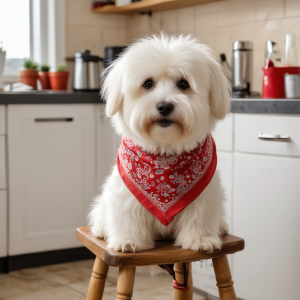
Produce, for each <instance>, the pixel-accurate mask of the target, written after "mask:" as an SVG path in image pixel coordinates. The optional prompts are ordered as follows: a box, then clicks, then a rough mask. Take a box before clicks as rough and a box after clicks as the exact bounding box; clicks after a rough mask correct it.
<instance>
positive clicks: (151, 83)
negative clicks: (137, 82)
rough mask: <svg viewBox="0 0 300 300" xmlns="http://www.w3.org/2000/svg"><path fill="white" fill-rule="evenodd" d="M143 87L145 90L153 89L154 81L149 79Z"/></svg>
mask: <svg viewBox="0 0 300 300" xmlns="http://www.w3.org/2000/svg"><path fill="white" fill-rule="evenodd" d="M143 87H144V88H145V89H151V88H152V87H153V80H151V79H147V80H146V81H145V82H144V84H143Z"/></svg>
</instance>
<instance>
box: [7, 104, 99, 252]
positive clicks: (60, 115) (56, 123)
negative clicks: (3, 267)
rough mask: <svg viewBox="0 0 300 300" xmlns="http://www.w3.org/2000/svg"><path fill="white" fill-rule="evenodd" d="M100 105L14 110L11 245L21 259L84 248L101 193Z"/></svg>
mask: <svg viewBox="0 0 300 300" xmlns="http://www.w3.org/2000/svg"><path fill="white" fill-rule="evenodd" d="M95 117H96V112H95V104H67V105H62V104H60V105H47V104H41V105H28V104H26V105H9V106H8V110H7V118H8V153H9V156H8V163H9V239H8V240H9V245H8V254H9V255H10V256H12V255H18V254H25V253H34V252H41V251H49V250H55V249H65V248H72V247H79V246H81V244H80V243H79V242H77V241H76V237H75V230H76V228H77V227H79V226H82V225H84V224H86V223H87V213H88V211H89V205H90V204H91V202H92V199H93V197H94V196H95V193H96V138H95V137H96V130H95V128H96V126H95V124H96V123H95V121H96V120H95Z"/></svg>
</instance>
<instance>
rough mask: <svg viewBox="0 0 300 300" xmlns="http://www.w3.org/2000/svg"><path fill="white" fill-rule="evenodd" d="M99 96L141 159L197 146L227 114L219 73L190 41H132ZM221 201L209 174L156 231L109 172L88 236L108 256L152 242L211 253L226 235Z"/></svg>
mask: <svg viewBox="0 0 300 300" xmlns="http://www.w3.org/2000/svg"><path fill="white" fill-rule="evenodd" d="M102 95H103V96H104V98H105V99H106V101H107V104H106V113H107V116H108V117H112V121H113V124H114V126H115V128H116V131H117V132H118V133H119V134H122V135H125V136H126V137H128V138H130V139H131V141H132V143H133V144H135V145H137V146H138V147H139V148H140V149H143V151H145V152H146V153H149V155H151V154H153V153H156V154H160V155H163V156H164V157H172V156H178V155H180V154H182V153H183V152H190V151H191V150H193V149H195V148H196V147H198V145H199V144H201V142H202V141H203V140H205V138H206V137H207V135H208V134H209V133H210V132H211V131H212V130H213V128H214V126H215V125H216V122H217V120H221V119H223V118H224V117H225V116H226V114H227V113H228V111H229V85H228V82H227V80H226V79H225V77H224V75H223V73H222V70H221V67H220V66H219V64H218V63H217V62H216V61H215V60H214V58H213V56H212V53H211V51H210V49H209V48H208V47H207V46H205V45H203V44H201V43H199V42H198V41H197V39H195V38H193V37H192V36H179V37H175V36H167V35H165V34H161V35H160V36H151V37H149V38H143V39H140V40H138V41H137V42H136V43H134V44H133V45H131V46H130V47H128V49H127V50H126V51H125V52H124V53H123V54H122V55H121V56H120V57H119V58H118V59H117V60H116V61H115V62H114V63H113V64H112V65H111V66H110V71H109V73H108V75H107V77H106V79H105V82H104V85H103V90H102ZM160 104H162V107H161V106H159V105H160ZM162 111H163V113H162ZM224 200H225V197H224V192H223V188H222V186H221V182H220V176H219V173H218V172H217V171H216V172H215V173H214V175H213V177H212V179H211V181H210V183H209V184H208V185H207V186H206V188H205V189H204V190H203V192H202V193H201V194H200V195H199V196H198V197H197V198H196V199H195V200H194V201H193V202H191V203H190V204H189V205H188V206H186V207H185V209H183V210H182V211H181V212H179V213H178V214H177V215H176V216H175V218H174V220H173V221H172V222H171V223H170V224H169V225H168V226H164V225H163V224H162V223H161V222H160V221H159V220H158V219H157V218H156V217H154V216H153V215H152V214H151V213H150V212H149V211H148V210H147V209H146V208H145V207H144V206H143V205H141V204H140V202H139V201H137V199H136V198H135V196H134V195H133V194H132V193H131V192H130V190H129V189H128V188H127V186H126V185H125V184H124V182H123V180H122V178H121V177H120V175H119V172H118V168H117V166H114V168H113V170H112V173H111V175H110V176H109V177H108V178H107V180H106V182H105V184H104V186H103V192H102V194H101V195H100V196H98V197H97V198H96V200H95V203H94V206H93V208H92V211H91V213H90V216H89V217H90V226H91V231H92V233H93V234H94V235H95V236H97V237H99V238H104V239H105V240H107V242H108V247H109V248H113V249H114V250H116V251H123V252H126V251H130V252H132V251H133V252H137V251H142V250H146V249H151V248H153V247H154V245H155V240H159V239H174V240H175V242H174V244H175V245H177V246H181V247H182V248H184V249H191V250H195V251H205V252H212V251H213V248H218V249H219V248H220V247H221V239H220V235H221V234H224V233H227V232H228V225H227V223H226V222H225V209H224Z"/></svg>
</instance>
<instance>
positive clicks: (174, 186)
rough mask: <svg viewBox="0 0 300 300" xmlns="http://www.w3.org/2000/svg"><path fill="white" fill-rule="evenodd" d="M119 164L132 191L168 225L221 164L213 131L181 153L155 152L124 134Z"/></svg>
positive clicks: (192, 199)
mask: <svg viewBox="0 0 300 300" xmlns="http://www.w3.org/2000/svg"><path fill="white" fill-rule="evenodd" d="M117 165H118V170H119V174H120V176H121V178H122V179H123V181H124V183H125V184H126V186H127V187H128V189H129V190H130V191H131V193H132V194H133V195H134V196H135V197H136V199H137V200H138V201H139V202H140V203H141V204H142V205H143V206H144V207H145V208H146V209H147V210H148V211H149V212H150V213H151V214H152V215H153V216H155V217H156V218H157V219H158V220H159V221H160V222H161V223H162V224H163V225H165V226H167V225H169V224H170V223H171V221H172V220H173V219H174V217H175V216H176V215H177V214H178V213H179V212H181V211H182V210H183V209H184V208H185V207H186V206H187V205H189V204H190V203H191V202H193V201H194V200H195V199H196V198H197V197H198V196H199V195H200V194H201V193H202V191H203V190H204V189H205V188H206V186H207V185H208V184H209V182H210V181H211V179H212V177H213V175H214V173H215V170H216V166H217V154H216V146H215V142H214V140H213V138H212V136H211V134H209V135H208V136H207V137H206V139H205V140H204V141H203V142H202V143H201V144H200V145H199V146H198V147H197V148H195V149H194V150H192V151H191V152H183V153H182V154H181V155H180V156H161V155H151V154H147V153H146V152H143V151H142V150H141V149H140V148H139V147H138V146H136V145H134V144H133V143H132V141H131V140H130V139H129V138H127V137H125V136H123V137H122V143H121V146H120V148H119V152H118V158H117Z"/></svg>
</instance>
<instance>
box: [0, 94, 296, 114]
mask: <svg viewBox="0 0 300 300" xmlns="http://www.w3.org/2000/svg"><path fill="white" fill-rule="evenodd" d="M68 103H69V104H71V103H74V104H76V103H104V102H103V100H102V99H101V98H100V95H99V93H94V92H93V93H92V92H91V93H74V92H64V91H62V92H53V91H33V92H0V104H68ZM230 111H231V112H232V113H256V114H259V113H260V114H261V113H263V114H264V113H265V114H300V99H260V98H240V99H239V98H232V99H231V107H230Z"/></svg>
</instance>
